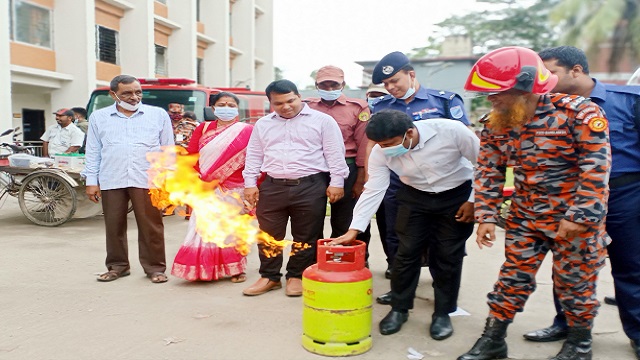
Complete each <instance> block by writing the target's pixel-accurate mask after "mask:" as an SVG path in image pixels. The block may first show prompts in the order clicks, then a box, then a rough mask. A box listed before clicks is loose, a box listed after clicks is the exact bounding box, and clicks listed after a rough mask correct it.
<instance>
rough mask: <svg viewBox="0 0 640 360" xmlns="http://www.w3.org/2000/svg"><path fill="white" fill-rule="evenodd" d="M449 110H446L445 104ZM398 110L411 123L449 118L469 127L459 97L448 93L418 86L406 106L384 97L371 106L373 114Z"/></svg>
mask: <svg viewBox="0 0 640 360" xmlns="http://www.w3.org/2000/svg"><path fill="white" fill-rule="evenodd" d="M447 102H448V103H449V108H448V109H447V108H446V103H447ZM386 109H391V110H398V111H402V112H403V113H406V114H408V115H409V116H411V118H413V121H417V120H424V119H431V118H449V119H454V120H459V121H461V122H462V123H463V124H465V125H469V119H467V114H466V113H465V111H464V103H463V102H462V98H461V97H460V95H458V94H456V93H452V92H448V91H438V90H434V89H427V88H425V87H423V86H420V88H419V89H418V91H416V94H415V96H414V98H413V99H411V101H410V102H409V103H408V104H407V103H405V102H404V100H401V99H396V98H394V97H393V96H391V95H385V96H384V97H382V98H381V99H380V100H379V101H378V102H375V103H374V104H373V112H374V113H375V112H378V111H381V110H386Z"/></svg>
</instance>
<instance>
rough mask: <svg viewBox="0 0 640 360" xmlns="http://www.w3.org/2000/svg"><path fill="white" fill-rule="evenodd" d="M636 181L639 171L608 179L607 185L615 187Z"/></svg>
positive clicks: (638, 179)
mask: <svg viewBox="0 0 640 360" xmlns="http://www.w3.org/2000/svg"><path fill="white" fill-rule="evenodd" d="M637 181H640V172H635V173H628V174H624V175H620V176H618V177H617V178H615V179H609V187H610V188H611V189H615V188H619V187H623V186H625V185H629V184H631V183H634V182H637Z"/></svg>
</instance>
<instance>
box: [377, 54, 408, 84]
mask: <svg viewBox="0 0 640 360" xmlns="http://www.w3.org/2000/svg"><path fill="white" fill-rule="evenodd" d="M407 65H409V58H408V57H407V56H406V55H405V54H403V53H401V52H400V51H394V52H392V53H389V54H387V55H385V56H384V57H383V58H382V59H381V60H380V61H378V63H377V64H376V67H374V68H373V76H372V78H371V80H372V81H373V83H374V84H379V83H381V82H382V80H384V79H387V78H390V77H392V76H393V75H395V74H396V73H397V72H398V71H400V69H402V68H403V67H405V66H407Z"/></svg>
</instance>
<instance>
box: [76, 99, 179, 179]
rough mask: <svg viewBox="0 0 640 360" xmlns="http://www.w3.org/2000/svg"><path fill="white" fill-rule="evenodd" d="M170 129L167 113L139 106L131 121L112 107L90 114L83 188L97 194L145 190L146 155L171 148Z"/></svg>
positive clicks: (147, 165)
mask: <svg viewBox="0 0 640 360" xmlns="http://www.w3.org/2000/svg"><path fill="white" fill-rule="evenodd" d="M173 144H174V143H173V128H172V127H171V120H170V119H169V115H168V114H167V112H166V111H165V110H164V109H162V108H159V107H156V106H149V105H144V104H141V105H140V108H139V109H138V111H136V112H135V113H133V115H131V117H127V116H126V115H124V114H122V113H120V112H119V111H118V110H117V108H116V105H115V104H113V105H111V106H109V107H106V108H104V109H100V110H98V111H95V112H94V113H93V114H91V117H90V118H89V131H88V133H87V145H86V146H87V147H86V154H85V169H84V170H83V171H82V173H81V174H82V175H83V176H85V177H86V185H87V186H90V185H99V186H100V189H101V190H111V189H121V188H127V187H136V188H143V189H147V188H149V186H150V184H149V179H148V176H147V170H148V169H149V166H150V165H149V161H147V153H148V152H154V151H160V147H161V146H167V145H173Z"/></svg>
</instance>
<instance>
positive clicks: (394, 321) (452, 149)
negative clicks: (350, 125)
mask: <svg viewBox="0 0 640 360" xmlns="http://www.w3.org/2000/svg"><path fill="white" fill-rule="evenodd" d="M366 132H367V137H368V138H369V139H371V140H373V141H375V142H376V145H375V146H374V147H373V149H372V150H371V155H370V157H369V168H368V171H369V180H368V181H367V183H366V184H365V190H364V192H363V193H362V195H361V196H360V199H359V200H358V203H357V204H356V207H355V209H354V213H353V221H352V222H351V226H350V229H349V231H348V232H347V233H346V234H344V235H343V236H340V237H339V238H336V239H334V240H333V242H332V243H334V244H341V243H348V242H351V241H353V240H354V239H355V238H356V235H357V234H358V233H359V232H362V231H364V230H365V229H366V228H367V225H368V224H369V221H370V220H371V217H372V216H373V214H375V212H376V210H377V209H378V206H379V205H380V203H381V202H382V199H383V198H384V194H385V191H386V190H387V187H388V186H389V183H390V180H389V175H390V173H391V171H393V172H395V173H396V174H398V176H399V177H400V181H401V182H402V187H401V188H400V189H399V190H398V193H397V195H396V197H397V201H398V218H397V222H396V230H397V232H398V236H399V238H400V243H399V247H398V253H397V254H396V258H395V261H394V263H393V269H392V271H391V273H392V275H391V306H392V310H391V311H390V312H389V314H388V315H387V316H386V317H385V318H384V319H382V321H381V322H380V333H381V334H382V335H389V334H393V333H396V332H398V331H400V328H401V327H402V324H403V323H404V322H406V321H407V319H408V318H409V313H408V310H409V309H412V308H413V299H414V297H415V291H416V287H417V286H418V279H419V277H420V267H421V261H420V260H421V259H420V258H421V256H422V250H423V248H424V247H425V246H429V249H430V253H429V256H430V259H429V264H430V265H429V270H430V272H431V276H432V277H433V290H434V298H435V305H434V312H433V316H432V323H431V327H430V334H431V337H432V338H433V339H435V340H443V339H446V338H448V337H449V336H451V334H453V327H452V325H451V320H450V319H449V313H450V312H453V311H455V309H456V308H457V301H458V291H459V289H460V277H461V274H462V259H463V258H464V255H465V242H466V240H467V239H468V238H469V236H471V233H472V232H473V195H474V194H473V189H472V179H473V164H475V163H476V159H477V157H478V152H479V149H480V142H479V140H478V137H477V136H476V135H475V134H474V133H473V132H472V131H471V130H469V129H468V128H467V127H466V126H465V125H464V124H463V123H461V122H459V121H451V120H449V119H429V120H421V121H416V122H413V120H412V119H411V118H410V117H409V115H407V114H405V113H403V112H401V111H397V110H383V111H380V112H378V113H376V114H374V115H373V116H372V117H371V120H369V124H368V125H367V129H366Z"/></svg>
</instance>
